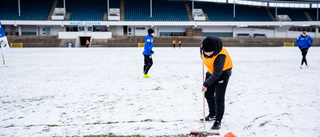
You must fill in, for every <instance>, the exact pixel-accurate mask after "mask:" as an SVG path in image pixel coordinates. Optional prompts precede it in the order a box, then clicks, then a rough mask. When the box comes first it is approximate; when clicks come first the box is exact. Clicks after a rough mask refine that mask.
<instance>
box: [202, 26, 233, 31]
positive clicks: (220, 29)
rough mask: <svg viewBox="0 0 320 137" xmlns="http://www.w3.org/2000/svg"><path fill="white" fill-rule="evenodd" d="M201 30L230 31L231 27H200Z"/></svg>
mask: <svg viewBox="0 0 320 137" xmlns="http://www.w3.org/2000/svg"><path fill="white" fill-rule="evenodd" d="M200 28H202V32H232V27H200Z"/></svg>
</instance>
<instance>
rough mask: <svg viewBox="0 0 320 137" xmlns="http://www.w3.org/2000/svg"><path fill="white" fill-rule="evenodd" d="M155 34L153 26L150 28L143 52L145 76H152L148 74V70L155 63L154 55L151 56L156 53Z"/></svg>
mask: <svg viewBox="0 0 320 137" xmlns="http://www.w3.org/2000/svg"><path fill="white" fill-rule="evenodd" d="M153 36H154V30H153V29H152V28H150V29H148V35H147V36H146V38H145V42H144V51H143V53H142V54H143V56H144V66H143V78H150V77H149V76H148V71H149V69H150V68H151V66H152V64H153V61H152V56H151V55H152V54H153V53H154V52H153V50H152V47H153Z"/></svg>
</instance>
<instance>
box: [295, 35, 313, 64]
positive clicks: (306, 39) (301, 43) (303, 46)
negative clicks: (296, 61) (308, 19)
mask: <svg viewBox="0 0 320 137" xmlns="http://www.w3.org/2000/svg"><path fill="white" fill-rule="evenodd" d="M312 44H313V39H312V38H311V37H310V36H309V35H307V32H306V31H302V34H301V35H300V36H299V37H298V38H297V40H296V45H297V46H298V47H299V48H300V50H301V54H302V61H301V66H300V69H302V65H303V63H305V64H306V67H307V68H308V63H307V58H306V56H307V53H308V49H309V48H310V47H311V45H312Z"/></svg>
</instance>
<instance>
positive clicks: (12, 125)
mask: <svg viewBox="0 0 320 137" xmlns="http://www.w3.org/2000/svg"><path fill="white" fill-rule="evenodd" d="M10 127H15V126H14V124H11V125H9V126H5V127H4V128H10Z"/></svg>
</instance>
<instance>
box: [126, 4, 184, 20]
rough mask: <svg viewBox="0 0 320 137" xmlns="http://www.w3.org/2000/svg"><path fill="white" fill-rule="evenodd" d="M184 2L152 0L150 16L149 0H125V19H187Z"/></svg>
mask: <svg viewBox="0 0 320 137" xmlns="http://www.w3.org/2000/svg"><path fill="white" fill-rule="evenodd" d="M184 3H185V2H178V1H167V2H163V0H153V6H152V7H153V9H152V10H153V11H152V12H153V15H152V17H150V9H149V7H150V0H139V2H137V1H133V0H125V20H126V21H189V18H188V13H187V11H186V8H185V6H184Z"/></svg>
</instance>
